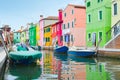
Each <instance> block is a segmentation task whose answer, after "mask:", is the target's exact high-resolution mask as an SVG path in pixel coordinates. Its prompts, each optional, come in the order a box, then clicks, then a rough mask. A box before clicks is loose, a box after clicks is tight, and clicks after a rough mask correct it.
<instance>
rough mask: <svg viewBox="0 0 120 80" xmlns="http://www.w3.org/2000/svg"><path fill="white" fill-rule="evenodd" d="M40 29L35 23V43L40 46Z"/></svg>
mask: <svg viewBox="0 0 120 80" xmlns="http://www.w3.org/2000/svg"><path fill="white" fill-rule="evenodd" d="M39 40H40V27H39V24H38V23H36V42H37V45H40V42H39Z"/></svg>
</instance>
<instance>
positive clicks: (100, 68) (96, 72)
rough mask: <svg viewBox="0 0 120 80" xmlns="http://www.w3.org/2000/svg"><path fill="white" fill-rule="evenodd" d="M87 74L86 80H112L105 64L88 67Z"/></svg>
mask: <svg viewBox="0 0 120 80" xmlns="http://www.w3.org/2000/svg"><path fill="white" fill-rule="evenodd" d="M86 73H87V74H86V80H110V79H109V74H108V72H107V71H106V70H105V64H103V63H98V64H89V65H87V66H86Z"/></svg>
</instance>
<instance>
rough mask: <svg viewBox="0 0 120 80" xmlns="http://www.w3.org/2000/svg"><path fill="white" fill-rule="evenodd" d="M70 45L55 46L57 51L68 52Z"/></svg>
mask: <svg viewBox="0 0 120 80" xmlns="http://www.w3.org/2000/svg"><path fill="white" fill-rule="evenodd" d="M67 51H68V47H67V46H57V47H55V48H54V52H55V53H67Z"/></svg>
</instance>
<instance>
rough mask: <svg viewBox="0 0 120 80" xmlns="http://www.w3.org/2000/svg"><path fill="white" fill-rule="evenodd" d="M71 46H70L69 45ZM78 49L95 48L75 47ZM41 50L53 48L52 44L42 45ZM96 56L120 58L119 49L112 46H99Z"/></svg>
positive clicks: (93, 48) (92, 48)
mask: <svg viewBox="0 0 120 80" xmlns="http://www.w3.org/2000/svg"><path fill="white" fill-rule="evenodd" d="M69 48H72V47H69ZM77 48H78V49H91V50H95V47H91V48H90V47H89V48H85V47H77ZM42 50H51V51H53V50H54V47H53V46H43V47H42ZM97 57H107V58H119V59H120V49H112V48H99V49H97Z"/></svg>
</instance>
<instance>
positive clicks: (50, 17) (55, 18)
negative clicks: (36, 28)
mask: <svg viewBox="0 0 120 80" xmlns="http://www.w3.org/2000/svg"><path fill="white" fill-rule="evenodd" d="M42 20H58V17H57V16H48V17H47V18H43V19H42ZM40 21H41V20H40Z"/></svg>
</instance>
